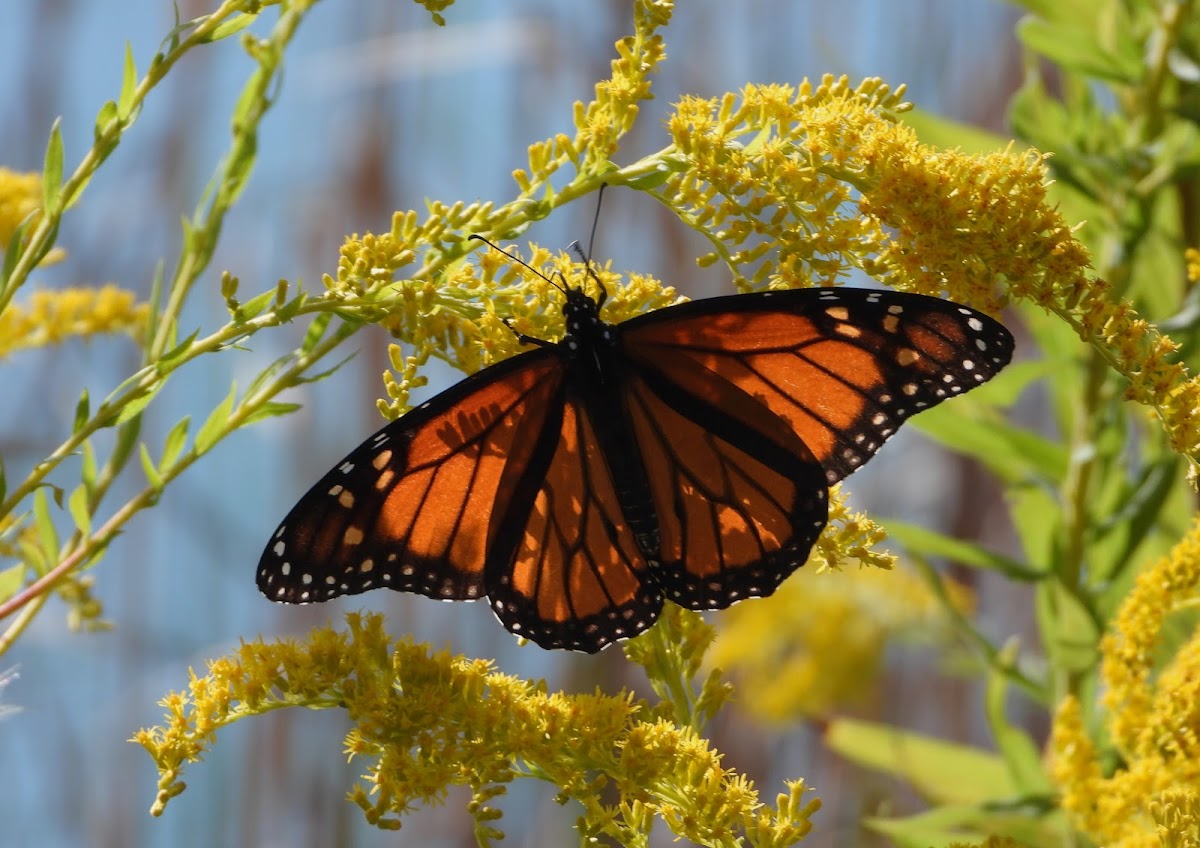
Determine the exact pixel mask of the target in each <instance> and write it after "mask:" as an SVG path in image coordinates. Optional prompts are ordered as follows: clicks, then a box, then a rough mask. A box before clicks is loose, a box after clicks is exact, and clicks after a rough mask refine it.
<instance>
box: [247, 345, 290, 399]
mask: <svg viewBox="0 0 1200 848" xmlns="http://www.w3.org/2000/svg"><path fill="white" fill-rule="evenodd" d="M291 361H292V355H291V354H284V355H283V356H281V357H279V358H278V359H276V360H275V361H274V362H272V363H271V364H270V365H268V366H267V367H266V368H264V369H263V370H262V371H260V372H259V373H258V374H257V375H256V376H255V377H254V379H253V380H251V381H250V386H249V387H248V388H247V389H246V395H245V396H246V397H254V396H255V395H257V394H258V393H259V391H260V390H261V389H262V387H263V386H264V385H266V384H267V382H268V381H270V380H273V379H274V378H275V375H276V374H278V373H279V372H280V371H282V370H283V369H284V368H286V367H287V366H288V363H290V362H291Z"/></svg>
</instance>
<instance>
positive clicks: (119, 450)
mask: <svg viewBox="0 0 1200 848" xmlns="http://www.w3.org/2000/svg"><path fill="white" fill-rule="evenodd" d="M141 431H142V419H140V418H133V419H131V420H129V421H127V422H126V423H125V424H123V425H122V426H121V427H120V428H119V429H118V430H117V443H116V444H115V445H113V452H112V456H110V457H109V459H108V462H109V464H110V465H111V466H112V467H113V468H121V467H123V466H124V465H125V463H126V461H127V460H128V459H129V456H130V454H132V453H133V448H134V446H135V445H136V444H137V440H138V434H139V433H141Z"/></svg>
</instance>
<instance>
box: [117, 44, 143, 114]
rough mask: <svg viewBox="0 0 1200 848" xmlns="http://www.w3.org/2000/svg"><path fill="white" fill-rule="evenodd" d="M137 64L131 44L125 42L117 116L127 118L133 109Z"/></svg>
mask: <svg viewBox="0 0 1200 848" xmlns="http://www.w3.org/2000/svg"><path fill="white" fill-rule="evenodd" d="M137 79H138V73H137V64H136V63H135V62H134V60H133V45H132V44H130V43H129V42H128V41H126V42H125V67H124V69H123V70H122V72H121V94H120V96H119V97H118V98H117V117H118V118H120V119H121V120H122V121H127V120H129V115H130V113H131V112H132V111H133V98H134V95H135V94H137Z"/></svg>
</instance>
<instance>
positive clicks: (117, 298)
mask: <svg viewBox="0 0 1200 848" xmlns="http://www.w3.org/2000/svg"><path fill="white" fill-rule="evenodd" d="M148 314H149V306H148V305H147V304H144V303H138V302H137V299H136V297H135V296H134V294H133V292H129V291H125V290H124V289H119V288H117V287H116V286H113V285H107V286H103V287H101V288H99V289H95V288H69V289H60V290H55V291H41V292H34V294H33V295H32V296H31V297H30V298H29V300H28V302H27V303H25V304H23V305H22V304H17V303H14V304H11V305H9V307H8V308H7V309H5V310H4V311H3V312H2V313H0V356H6V355H8V354H10V353H12V352H13V351H17V350H22V349H24V348H30V347H43V346H46V345H51V344H57V343H59V342H61V341H62V340H63V339H65V338H67V337H69V336H94V335H99V334H102V333H130V334H133V335H137V334H139V333H141V332H142V330H143V329H144V328H145V323H146V317H147V315H148Z"/></svg>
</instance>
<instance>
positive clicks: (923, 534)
mask: <svg viewBox="0 0 1200 848" xmlns="http://www.w3.org/2000/svg"><path fill="white" fill-rule="evenodd" d="M884 526H885V527H886V528H887V532H888V536H890V537H891V538H893V539H895V540H896V541H897V542H899V543H900V544H901V545H903V546H904V547H906V548H911V549H913V550H914V551H916V552H918V553H920V554H922V555H925V556H938V557H945V558H946V559H949V560H953V561H954V562H957V563H959V564H961V565H969V566H971V567H973V568H986V569H988V570H989V571H995V572H998V573H1000V574H1003V575H1004V576H1005V577H1008V578H1010V579H1012V580H1019V581H1021V582H1025V583H1032V582H1036V581H1038V580H1041V579H1043V578H1044V577H1045V575H1044V574H1042V573H1040V572H1038V571H1036V570H1035V569H1033V568H1030V567H1029V566H1027V565H1024V564H1023V563H1020V562H1018V561H1017V560H1015V559H1011V558H1009V557H1006V556H1003V555H1001V554H997V553H994V552H992V551H989V550H985V549H984V548H982V547H980V546H979V545H976V544H973V543H971V542H964V541H962V540H961V539H955V538H953V537H952V536H947V535H945V534H943V533H938V532H937V531H936V530H929V529H927V528H925V527H921V526H919V525H916V524H910V523H908V522H906V521H897V520H894V519H887V520H886V521H885V522H884Z"/></svg>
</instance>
